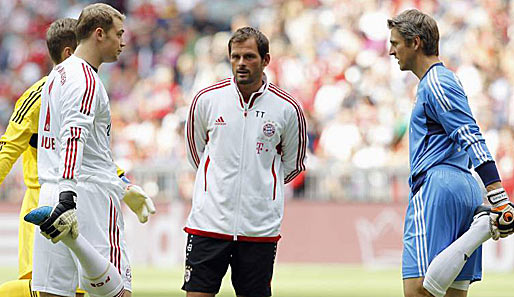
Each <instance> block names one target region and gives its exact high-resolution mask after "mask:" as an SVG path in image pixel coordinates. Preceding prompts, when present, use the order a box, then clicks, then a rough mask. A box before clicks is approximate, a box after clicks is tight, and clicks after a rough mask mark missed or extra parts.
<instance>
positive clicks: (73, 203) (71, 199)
mask: <svg viewBox="0 0 514 297" xmlns="http://www.w3.org/2000/svg"><path fill="white" fill-rule="evenodd" d="M59 203H60V204H62V205H64V206H65V207H66V209H72V208H77V194H76V193H75V192H73V191H64V192H61V193H59Z"/></svg>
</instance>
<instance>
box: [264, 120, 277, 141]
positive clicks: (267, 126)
mask: <svg viewBox="0 0 514 297" xmlns="http://www.w3.org/2000/svg"><path fill="white" fill-rule="evenodd" d="M276 130H277V129H276V128H275V123H273V122H266V123H264V125H263V126H262V133H263V134H264V136H267V137H272V136H273V135H275V131H276Z"/></svg>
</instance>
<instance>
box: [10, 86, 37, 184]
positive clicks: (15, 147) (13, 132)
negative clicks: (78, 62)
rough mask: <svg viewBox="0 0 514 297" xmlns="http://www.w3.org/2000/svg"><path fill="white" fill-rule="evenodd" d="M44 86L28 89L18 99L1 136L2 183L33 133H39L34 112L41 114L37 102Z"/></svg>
mask: <svg viewBox="0 0 514 297" xmlns="http://www.w3.org/2000/svg"><path fill="white" fill-rule="evenodd" d="M42 86H43V83H41V84H40V86H39V87H38V88H34V87H32V88H30V89H28V90H27V91H25V93H23V95H22V96H21V97H20V99H18V101H17V103H16V106H15V108H14V111H13V114H12V116H11V118H10V120H9V124H8V126H7V129H6V130H5V134H4V135H2V137H1V138H0V184H2V183H3V181H4V179H5V177H6V176H7V174H8V173H9V172H10V171H11V169H12V166H13V165H14V163H16V161H17V160H18V158H19V157H20V155H21V154H22V153H23V152H24V151H25V150H26V149H27V147H28V145H29V142H30V138H31V137H32V135H33V134H34V133H37V130H36V131H34V128H33V127H34V123H33V119H34V116H33V114H34V113H36V114H39V107H40V105H39V104H37V102H38V100H40V98H41V88H42ZM36 118H37V116H36ZM36 127H37V125H36Z"/></svg>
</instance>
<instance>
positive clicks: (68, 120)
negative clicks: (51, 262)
mask: <svg viewBox="0 0 514 297" xmlns="http://www.w3.org/2000/svg"><path fill="white" fill-rule="evenodd" d="M87 72H88V69H86V68H85V67H84V76H80V75H77V76H75V77H74V79H73V80H68V81H67V82H66V83H65V84H64V85H63V86H62V89H61V91H60V94H59V96H55V98H53V99H54V100H58V103H59V104H60V111H61V113H60V114H59V115H58V116H59V117H60V123H61V125H60V127H59V135H57V137H59V140H60V146H59V147H58V148H57V150H58V153H59V182H58V183H59V203H58V204H57V205H56V206H55V207H54V209H53V211H52V213H51V215H50V217H49V218H48V219H47V220H46V221H44V222H43V223H42V224H41V225H40V229H41V233H42V234H43V235H44V236H45V237H47V238H51V240H52V242H53V243H56V242H58V241H59V240H61V239H62V238H63V237H64V236H66V235H67V234H68V233H71V236H72V238H77V236H78V223H77V217H76V199H77V194H76V193H77V190H76V187H77V181H78V176H79V174H80V167H81V165H82V157H83V152H84V145H85V143H86V139H87V137H88V134H89V131H91V129H92V128H93V121H94V117H95V111H96V104H97V99H96V96H95V93H96V88H95V86H96V84H95V81H94V76H93V75H91V74H90V73H89V74H90V75H87V74H86V73H87ZM54 94H55V93H54ZM54 94H52V95H54Z"/></svg>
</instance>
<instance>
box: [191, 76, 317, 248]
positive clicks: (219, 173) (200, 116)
mask: <svg viewBox="0 0 514 297" xmlns="http://www.w3.org/2000/svg"><path fill="white" fill-rule="evenodd" d="M186 143H187V145H188V150H187V151H188V158H189V161H190V162H191V164H192V165H193V166H194V167H195V168H197V173H196V180H195V187H194V192H193V207H192V209H191V213H190V215H189V218H188V220H187V223H186V228H185V230H186V232H188V233H190V234H195V235H202V236H208V237H216V238H222V239H227V240H239V241H268V242H273V241H277V240H278V239H279V238H280V226H281V223H282V216H283V212H284V183H288V182H289V181H291V180H292V179H293V178H294V177H296V176H297V175H298V174H299V173H300V172H301V171H302V170H305V165H304V159H305V150H306V144H307V131H306V123H305V117H304V115H303V111H302V108H301V107H300V105H299V104H298V102H297V101H296V100H295V99H293V98H292V97H291V96H290V95H289V94H287V93H286V92H284V91H283V90H281V89H280V88H279V87H277V86H276V85H273V84H271V83H270V84H268V83H267V82H266V81H265V83H264V85H263V86H262V88H261V89H260V90H259V91H258V92H255V93H254V94H252V96H251V97H250V100H249V102H248V103H245V102H244V101H243V99H242V96H241V93H240V92H239V89H238V88H237V84H236V83H235V81H234V78H231V79H225V80H223V81H220V82H219V83H217V84H215V85H213V86H210V87H208V88H205V89H203V90H202V91H200V92H199V93H198V95H196V97H195V98H194V100H193V102H192V103H191V109H190V112H189V117H188V119H187V124H186Z"/></svg>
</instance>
